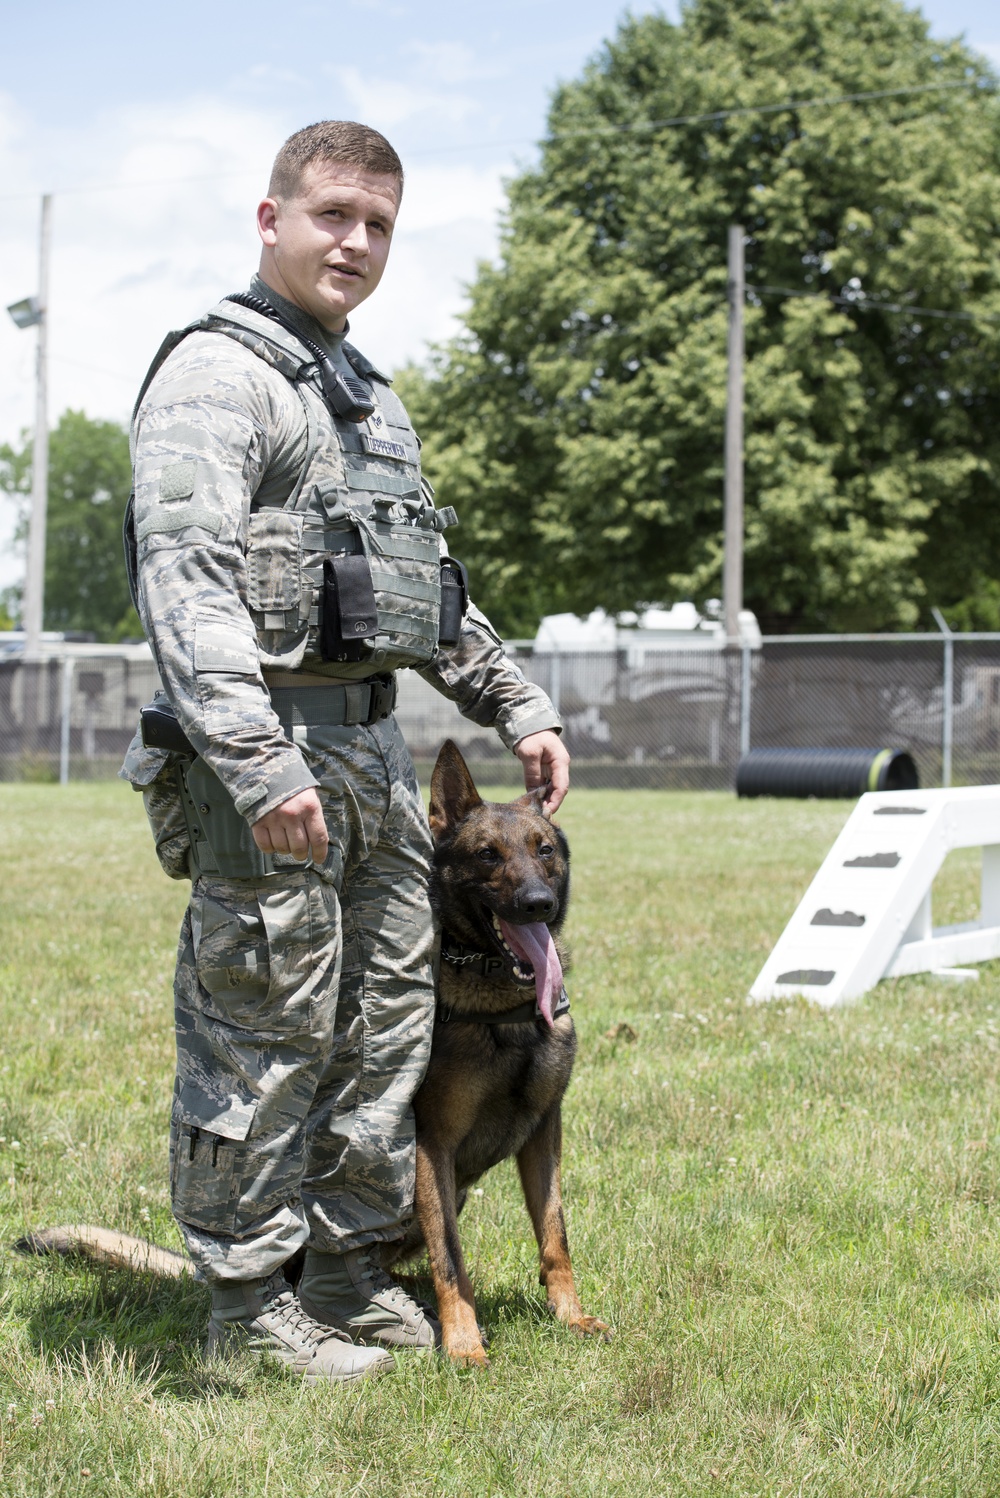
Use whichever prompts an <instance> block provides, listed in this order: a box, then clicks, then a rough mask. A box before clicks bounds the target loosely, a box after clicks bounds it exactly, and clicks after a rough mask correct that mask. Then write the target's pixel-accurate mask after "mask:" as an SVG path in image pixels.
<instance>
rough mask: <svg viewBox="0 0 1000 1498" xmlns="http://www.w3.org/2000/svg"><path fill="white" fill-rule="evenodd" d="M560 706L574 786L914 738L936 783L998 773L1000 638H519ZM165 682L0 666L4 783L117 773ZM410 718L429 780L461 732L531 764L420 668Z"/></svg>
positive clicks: (507, 780)
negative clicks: (736, 641) (591, 647)
mask: <svg viewBox="0 0 1000 1498" xmlns="http://www.w3.org/2000/svg"><path fill="white" fill-rule="evenodd" d="M510 654H511V657H512V659H513V660H514V661H516V663H517V664H518V665H519V666H520V668H521V670H522V671H523V672H524V674H525V675H526V676H527V677H529V678H530V679H531V680H532V681H536V682H538V684H539V685H540V686H542V687H544V688H545V690H546V691H547V692H548V693H549V695H550V696H551V697H552V698H553V700H554V701H555V702H556V704H557V706H558V707H559V710H560V713H561V716H562V719H563V722H564V724H565V736H566V740H567V743H568V746H569V749H570V752H571V754H572V755H573V762H574V763H573V775H574V782H575V783H576V784H577V785H593V786H621V787H630V786H637V787H638V786H685V787H724V786H730V785H732V783H733V779H734V776H735V770H736V764H737V762H738V760H739V757H740V754H741V752H743V751H744V750H746V749H749V748H750V747H751V746H752V747H754V748H778V747H782V746H789V747H831V748H833V747H850V746H852V745H857V746H865V747H872V748H881V747H898V748H904V749H908V750H909V751H910V752H911V754H912V755H913V756H914V758H915V760H916V762H917V765H918V767H919V770H920V779H921V784H922V785H925V786H933V785H940V784H942V783H944V784H968V785H975V784H991V783H994V782H998V781H1000V635H994V634H990V635H987V634H964V635H954V636H942V635H864V636H862V635H827V636H773V637H768V638H765V640H764V643H763V646H762V648H760V649H751V648H750V647H744V648H742V649H735V650H723V649H719V648H718V647H717V645H716V644H715V643H714V642H713V641H712V640H711V639H706V642H705V643H704V644H702V643H701V642H697V643H686V644H685V645H684V646H683V647H680V648H676V649H673V650H668V649H664V648H662V646H660V645H657V646H656V647H655V648H654V647H647V646H645V644H644V642H643V641H642V638H641V632H640V631H637V632H636V639H635V642H634V643H631V644H629V645H628V646H627V648H625V649H619V650H606V651H590V652H586V653H582V652H581V653H569V652H561V653H534V652H532V650H531V648H530V647H527V646H523V645H521V646H518V647H516V648H511V651H510ZM156 685H157V677H156V671H155V668H154V666H153V664H152V661H151V660H149V658H148V656H145V655H144V653H143V651H142V650H141V648H136V649H133V650H130V651H127V652H122V653H116V652H114V651H113V650H112V649H111V647H105V649H104V650H103V651H101V650H100V647H98V649H97V650H96V651H95V653H94V654H93V655H90V654H84V653H79V654H72V655H66V656H65V657H63V658H55V657H54V658H52V659H50V660H46V661H43V662H41V663H38V664H25V663H23V662H21V661H18V660H7V661H0V779H7V780H10V779H37V780H59V779H62V780H64V781H65V780H77V779H99V778H104V777H108V776H111V775H113V774H114V773H115V771H116V770H117V768H118V765H119V764H120V762H121V758H122V755H123V753H124V751H125V747H126V745H127V744H128V741H129V738H130V737H131V735H132V731H133V728H134V726H135V722H136V718H137V715H138V710H139V707H140V706H141V704H142V703H143V702H146V701H148V700H149V698H150V697H151V696H152V694H153V690H154V688H155V687H156ZM397 712H398V717H399V720H400V724H401V726H402V729H403V732H404V734H405V735H406V738H407V741H408V743H409V745H410V748H411V750H412V752H413V755H414V758H415V760H416V761H417V766H418V769H419V771H420V773H421V777H422V778H423V779H424V780H426V779H427V777H428V776H429V773H430V767H431V765H432V763H433V760H434V756H435V755H436V754H437V751H438V748H439V747H440V745H441V742H442V740H444V739H445V738H449V737H450V738H454V739H455V740H456V742H458V743H459V744H460V745H461V747H462V749H463V751H464V753H465V755H466V758H467V759H468V760H469V763H470V765H471V766H472V768H473V771H474V773H475V774H476V775H477V777H478V778H479V779H480V780H482V781H483V782H484V783H492V784H494V785H496V784H511V785H514V784H516V783H517V782H518V779H519V766H518V765H517V764H516V762H514V761H513V760H512V758H511V756H510V755H509V754H508V753H507V751H506V750H505V749H504V748H503V747H502V745H501V744H500V742H499V740H498V739H497V737H496V735H495V734H493V733H492V732H490V731H489V730H487V729H482V728H478V727H476V725H475V724H472V723H469V722H467V721H466V720H465V719H463V718H462V717H461V716H460V715H459V713H458V712H457V710H456V709H455V707H454V706H453V705H452V704H451V703H450V702H448V701H447V700H446V699H445V698H443V697H441V696H440V695H439V694H438V693H437V692H435V691H434V689H433V688H432V687H430V686H428V685H427V684H426V683H425V682H423V681H422V680H421V679H420V678H419V677H418V676H416V675H415V674H414V673H413V672H403V673H402V676H401V678H400V696H399V705H398V709H397Z"/></svg>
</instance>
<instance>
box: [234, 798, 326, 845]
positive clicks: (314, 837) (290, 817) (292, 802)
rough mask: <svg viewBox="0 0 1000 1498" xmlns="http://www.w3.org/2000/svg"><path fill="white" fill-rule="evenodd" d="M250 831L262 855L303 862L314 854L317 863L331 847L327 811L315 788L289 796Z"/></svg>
mask: <svg viewBox="0 0 1000 1498" xmlns="http://www.w3.org/2000/svg"><path fill="white" fill-rule="evenodd" d="M250 831H251V832H252V833H253V840H254V842H255V843H256V844H257V846H258V848H259V849H260V851H261V852H262V853H291V854H292V856H293V857H294V858H297V859H299V860H300V861H304V860H305V859H306V858H308V856H309V854H310V853H311V854H312V861H313V863H315V864H321V863H323V862H324V861H325V859H326V852H327V848H328V847H329V846H330V838H329V835H328V833H327V830H326V822H325V820H324V817H323V808H322V806H321V805H320V800H319V797H318V796H317V794H316V792H315V791H314V790H313V789H312V787H310V788H309V790H307V791H299V792H298V794H297V795H294V796H289V798H288V800H287V801H282V802H281V804H280V805H279V806H276V807H275V808H274V810H273V811H269V812H268V813H267V815H266V816H264V817H261V819H260V821H259V822H254V824H253V826H252V827H251V829H250Z"/></svg>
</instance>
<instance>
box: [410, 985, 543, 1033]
mask: <svg viewBox="0 0 1000 1498" xmlns="http://www.w3.org/2000/svg"><path fill="white" fill-rule="evenodd" d="M568 1013H569V995H568V994H567V992H566V990H565V988H564V989H563V991H562V993H561V994H560V995H559V1002H558V1003H557V1004H556V1006H555V1008H554V1009H553V1011H552V1018H553V1019H554V1020H556V1019H558V1018H559V1016H560V1015H561V1014H568ZM434 1018H435V1021H436V1022H437V1024H439V1025H447V1024H449V1023H450V1022H452V1021H454V1022H455V1023H456V1024H460V1025H526V1024H528V1023H529V1021H531V1020H539V1019H543V1018H544V1016H543V1014H542V1011H541V1010H540V1009H539V1007H538V1004H537V1003H536V1001H535V1000H534V999H529V1000H528V1001H527V1003H525V1004H518V1005H517V1007H516V1009H501V1011H500V1012H499V1014H473V1013H471V1012H470V1011H469V1010H467V1009H459V1010H455V1009H454V1008H453V1007H452V1006H451V1005H444V1004H439V1005H438V1010H437V1014H436V1015H435V1016H434Z"/></svg>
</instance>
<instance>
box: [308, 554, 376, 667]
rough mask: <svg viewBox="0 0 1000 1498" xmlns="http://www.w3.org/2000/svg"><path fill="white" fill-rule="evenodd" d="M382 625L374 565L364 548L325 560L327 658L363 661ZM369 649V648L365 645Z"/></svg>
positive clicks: (324, 638)
mask: <svg viewBox="0 0 1000 1498" xmlns="http://www.w3.org/2000/svg"><path fill="white" fill-rule="evenodd" d="M377 629H378V610H377V605H376V600H375V588H374V585H373V582H372V569H371V566H370V565H369V562H368V558H367V557H366V556H365V554H364V552H340V553H338V554H337V555H335V556H328V557H326V558H325V559H324V562H323V608H322V613H321V615H320V654H321V655H322V657H323V659H324V660H325V661H360V660H361V659H362V658H363V654H364V655H367V654H370V651H371V642H372V641H373V640H374V639H375V635H376V632H377ZM366 646H367V647H368V650H367V651H366V650H365V647H366Z"/></svg>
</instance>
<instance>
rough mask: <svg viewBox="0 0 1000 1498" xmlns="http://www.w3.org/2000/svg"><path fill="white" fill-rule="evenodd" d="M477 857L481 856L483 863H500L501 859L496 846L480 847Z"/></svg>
mask: <svg viewBox="0 0 1000 1498" xmlns="http://www.w3.org/2000/svg"><path fill="white" fill-rule="evenodd" d="M476 857H477V858H481V859H482V861H483V863H499V861H500V854H499V853H498V852H497V850H496V848H489V847H487V848H480V850H479V852H478V853H477V854H476Z"/></svg>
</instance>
